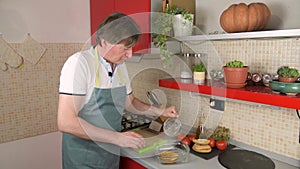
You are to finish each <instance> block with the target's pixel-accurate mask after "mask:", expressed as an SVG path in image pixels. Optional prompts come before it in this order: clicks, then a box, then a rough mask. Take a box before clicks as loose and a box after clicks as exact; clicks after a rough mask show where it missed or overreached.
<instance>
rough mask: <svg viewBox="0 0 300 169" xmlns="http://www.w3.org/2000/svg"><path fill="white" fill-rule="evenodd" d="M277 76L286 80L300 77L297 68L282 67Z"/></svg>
mask: <svg viewBox="0 0 300 169" xmlns="http://www.w3.org/2000/svg"><path fill="white" fill-rule="evenodd" d="M277 74H278V75H279V76H281V77H285V78H294V77H299V72H298V70H297V69H296V68H291V67H288V66H282V67H280V68H279V69H278V70H277Z"/></svg>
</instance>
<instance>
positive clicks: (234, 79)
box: [223, 60, 249, 88]
mask: <svg viewBox="0 0 300 169" xmlns="http://www.w3.org/2000/svg"><path fill="white" fill-rule="evenodd" d="M223 70H224V78H225V84H226V86H227V87H229V88H242V87H244V86H245V85H246V80H247V76H248V70H249V66H245V65H244V63H243V62H242V61H238V60H234V61H230V62H227V63H226V65H225V66H223Z"/></svg>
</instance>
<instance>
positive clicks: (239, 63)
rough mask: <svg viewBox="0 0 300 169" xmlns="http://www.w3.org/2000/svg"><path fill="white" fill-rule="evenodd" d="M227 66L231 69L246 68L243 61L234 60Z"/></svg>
mask: <svg viewBox="0 0 300 169" xmlns="http://www.w3.org/2000/svg"><path fill="white" fill-rule="evenodd" d="M225 66H226V67H230V68H242V67H244V63H243V62H242V61H238V60H234V61H230V62H227V63H226V65H225Z"/></svg>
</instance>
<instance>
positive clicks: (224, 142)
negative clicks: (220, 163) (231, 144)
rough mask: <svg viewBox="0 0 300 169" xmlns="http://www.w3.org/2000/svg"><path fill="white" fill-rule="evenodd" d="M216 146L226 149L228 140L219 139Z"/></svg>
mask: <svg viewBox="0 0 300 169" xmlns="http://www.w3.org/2000/svg"><path fill="white" fill-rule="evenodd" d="M216 147H217V148H218V149H219V150H225V149H226V148H227V142H226V141H225V140H219V141H217V142H216Z"/></svg>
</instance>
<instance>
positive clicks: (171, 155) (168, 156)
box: [159, 151, 178, 164]
mask: <svg viewBox="0 0 300 169" xmlns="http://www.w3.org/2000/svg"><path fill="white" fill-rule="evenodd" d="M159 158H160V160H161V161H162V162H163V163H168V164H171V163H175V161H176V160H177V159H178V153H176V152H174V151H162V152H161V153H160V154H159Z"/></svg>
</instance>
